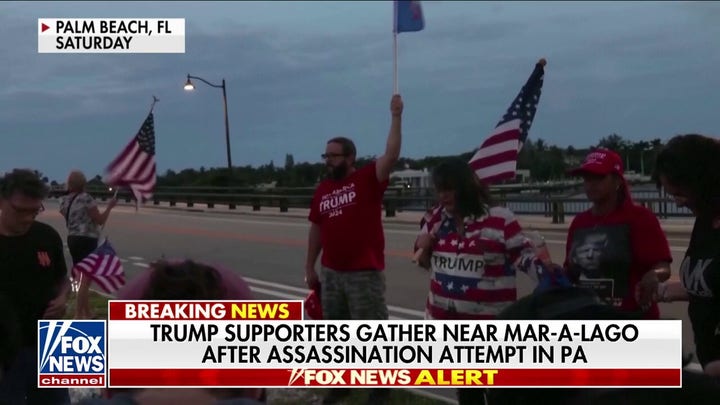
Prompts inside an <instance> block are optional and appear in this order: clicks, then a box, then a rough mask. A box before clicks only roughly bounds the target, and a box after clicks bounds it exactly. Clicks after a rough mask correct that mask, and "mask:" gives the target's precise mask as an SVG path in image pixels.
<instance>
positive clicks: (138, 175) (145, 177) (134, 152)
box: [107, 112, 157, 203]
mask: <svg viewBox="0 0 720 405" xmlns="http://www.w3.org/2000/svg"><path fill="white" fill-rule="evenodd" d="M107 171H108V179H107V183H108V184H109V185H111V186H116V187H129V188H130V189H131V190H132V192H133V194H134V195H135V199H136V200H137V201H138V203H140V202H142V201H145V200H147V199H149V198H150V197H152V194H153V190H154V189H155V182H156V181H157V172H156V166H155V123H154V121H153V113H152V112H150V114H148V116H147V118H146V119H145V122H143V124H142V127H140V131H138V133H137V134H136V135H135V136H134V137H133V139H132V140H131V141H130V143H128V144H127V146H125V149H123V151H122V152H121V153H120V155H118V157H116V158H115V160H113V161H112V162H111V163H110V165H109V166H108V168H107Z"/></svg>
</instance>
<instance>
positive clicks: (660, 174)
mask: <svg viewBox="0 0 720 405" xmlns="http://www.w3.org/2000/svg"><path fill="white" fill-rule="evenodd" d="M653 178H654V179H655V181H656V182H657V185H658V187H662V188H663V189H664V190H665V192H666V193H667V194H669V195H670V196H672V197H673V198H674V199H675V203H676V204H677V205H678V206H680V207H686V208H688V209H689V210H690V211H691V212H692V213H693V215H694V216H695V224H694V226H693V230H692V234H691V236H690V244H689V246H688V248H687V251H686V252H685V258H684V259H683V262H682V264H681V265H680V281H669V282H667V283H663V284H661V285H660V287H659V288H658V300H659V301H662V302H669V301H688V304H689V305H688V316H689V317H690V322H691V323H692V327H693V333H694V335H695V349H696V355H697V358H698V361H699V362H700V364H701V365H702V367H703V370H704V371H705V373H707V374H710V375H714V376H720V141H719V140H718V139H716V138H711V137H708V136H703V135H698V134H687V135H679V136H676V137H674V138H672V139H671V140H670V141H669V142H668V143H667V145H665V147H664V148H663V149H662V151H660V153H659V154H658V156H657V161H656V163H655V172H654V173H653Z"/></svg>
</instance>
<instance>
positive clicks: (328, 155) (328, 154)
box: [320, 153, 347, 159]
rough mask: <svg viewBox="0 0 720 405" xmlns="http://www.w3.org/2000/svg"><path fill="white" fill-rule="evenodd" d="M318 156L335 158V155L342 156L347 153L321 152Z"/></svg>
mask: <svg viewBox="0 0 720 405" xmlns="http://www.w3.org/2000/svg"><path fill="white" fill-rule="evenodd" d="M320 156H321V157H322V158H323V159H332V158H336V157H344V156H347V155H346V154H344V153H323V154H322V155H320Z"/></svg>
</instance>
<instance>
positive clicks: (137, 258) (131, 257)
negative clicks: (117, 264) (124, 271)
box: [128, 256, 145, 262]
mask: <svg viewBox="0 0 720 405" xmlns="http://www.w3.org/2000/svg"><path fill="white" fill-rule="evenodd" d="M128 259H130V260H135V261H138V262H140V261H143V260H145V259H143V258H142V257H139V256H129V257H128Z"/></svg>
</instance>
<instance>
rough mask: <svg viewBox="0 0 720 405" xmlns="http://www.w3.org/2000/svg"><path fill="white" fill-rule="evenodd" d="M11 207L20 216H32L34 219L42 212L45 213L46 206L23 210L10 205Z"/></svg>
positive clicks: (41, 205)
mask: <svg viewBox="0 0 720 405" xmlns="http://www.w3.org/2000/svg"><path fill="white" fill-rule="evenodd" d="M10 207H11V208H12V209H13V211H15V212H16V213H18V214H20V215H32V216H33V217H36V216H38V215H39V214H40V213H41V212H43V211H45V206H44V205H43V204H42V203H41V204H40V206H39V207H37V208H22V207H18V206H17V205H15V204H13V203H10Z"/></svg>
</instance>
